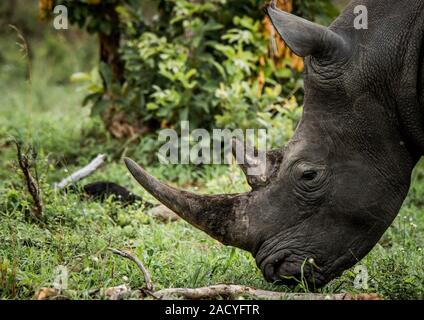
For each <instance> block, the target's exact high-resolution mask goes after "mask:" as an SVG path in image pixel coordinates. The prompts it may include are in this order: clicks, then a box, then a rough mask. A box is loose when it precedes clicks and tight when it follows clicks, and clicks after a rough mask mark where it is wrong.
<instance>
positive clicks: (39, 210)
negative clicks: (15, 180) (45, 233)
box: [15, 140, 43, 219]
mask: <svg viewBox="0 0 424 320" xmlns="http://www.w3.org/2000/svg"><path fill="white" fill-rule="evenodd" d="M15 144H16V151H17V157H18V163H19V167H20V168H21V170H22V173H23V174H24V178H25V182H26V184H27V188H28V192H29V194H30V195H31V197H32V199H33V202H34V216H35V217H36V218H37V219H41V218H42V216H43V201H42V199H41V191H40V187H39V185H38V181H36V180H35V179H34V178H33V176H32V175H31V163H30V160H29V159H28V156H27V155H26V154H23V153H22V143H21V142H20V141H17V140H15ZM33 158H34V159H33V161H34V162H35V161H36V156H35V155H34V156H33Z"/></svg>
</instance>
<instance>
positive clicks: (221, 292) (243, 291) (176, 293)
mask: <svg viewBox="0 0 424 320" xmlns="http://www.w3.org/2000/svg"><path fill="white" fill-rule="evenodd" d="M155 295H156V296H157V297H158V298H160V299H163V300H170V299H175V298H184V299H189V300H199V299H217V298H219V297H223V298H228V299H233V298H236V297H239V296H245V297H250V298H254V299H266V300H345V299H346V298H347V295H346V294H345V293H340V294H318V293H286V292H275V291H267V290H261V289H255V288H251V287H246V286H240V285H231V284H230V285H226V284H218V285H213V286H210V287H202V288H196V289H189V288H172V289H163V290H160V291H156V292H155Z"/></svg>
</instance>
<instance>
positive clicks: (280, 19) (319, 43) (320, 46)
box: [266, 0, 350, 59]
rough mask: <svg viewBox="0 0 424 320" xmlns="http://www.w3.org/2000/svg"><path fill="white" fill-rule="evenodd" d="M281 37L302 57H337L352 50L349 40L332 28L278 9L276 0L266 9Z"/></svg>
mask: <svg viewBox="0 0 424 320" xmlns="http://www.w3.org/2000/svg"><path fill="white" fill-rule="evenodd" d="M266 13H267V14H268V16H269V18H270V20H271V22H272V24H273V25H274V27H275V29H276V30H277V31H278V33H279V34H280V36H281V38H282V39H283V40H284V42H285V43H286V44H287V46H289V47H290V49H292V50H293V52H294V53H295V54H297V55H298V56H300V57H306V56H310V55H311V56H314V57H317V58H324V59H325V58H327V59H335V58H337V57H343V56H346V55H347V54H348V52H349V51H350V46H349V42H348V41H345V39H344V38H343V37H342V36H341V35H339V34H337V33H336V32H334V31H332V30H331V29H330V28H327V27H324V26H321V25H319V24H316V23H313V22H310V21H308V20H305V19H303V18H300V17H297V16H295V15H293V14H290V13H288V12H284V11H282V10H280V9H278V7H277V4H276V1H275V0H274V1H273V2H272V4H271V5H270V6H269V7H268V8H267V9H266Z"/></svg>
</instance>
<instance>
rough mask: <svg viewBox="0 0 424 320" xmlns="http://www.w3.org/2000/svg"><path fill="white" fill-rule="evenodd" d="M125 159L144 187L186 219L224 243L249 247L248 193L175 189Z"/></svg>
mask: <svg viewBox="0 0 424 320" xmlns="http://www.w3.org/2000/svg"><path fill="white" fill-rule="evenodd" d="M124 161H125V164H126V166H127V168H128V170H129V171H130V172H131V174H132V175H133V177H134V178H135V179H136V180H137V181H138V183H140V184H141V185H142V186H143V188H144V189H146V190H147V191H148V192H149V193H151V194H152V195H153V196H154V197H155V198H156V199H157V200H159V201H160V202H162V203H163V204H164V205H165V206H167V207H168V208H169V209H171V210H172V211H174V212H175V213H177V214H178V215H179V216H180V217H181V218H183V219H184V220H186V221H187V222H188V223H190V224H192V225H194V226H195V227H197V228H199V229H200V230H203V231H204V232H206V233H207V234H209V235H210V236H211V237H213V238H215V239H217V240H218V241H220V242H222V243H224V244H227V245H232V246H235V247H238V248H241V249H245V250H250V249H251V245H250V244H249V241H248V238H249V237H248V229H249V217H248V216H247V215H246V213H245V210H244V207H245V206H246V205H247V203H248V201H247V200H248V197H249V193H244V194H231V195H211V196H207V195H197V194H194V193H191V192H186V191H181V190H177V189H175V188H173V187H170V186H168V185H166V184H164V183H161V182H160V181H159V180H158V179H156V178H155V177H153V176H151V175H150V174H148V173H147V172H146V171H145V170H143V169H142V168H141V167H140V166H139V165H138V164H137V163H135V162H134V161H133V160H131V159H129V158H125V159H124Z"/></svg>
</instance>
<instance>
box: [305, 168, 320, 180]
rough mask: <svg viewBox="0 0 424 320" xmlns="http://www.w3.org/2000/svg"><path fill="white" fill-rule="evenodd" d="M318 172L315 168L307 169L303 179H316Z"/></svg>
mask: <svg viewBox="0 0 424 320" xmlns="http://www.w3.org/2000/svg"><path fill="white" fill-rule="evenodd" d="M317 174H318V173H317V172H316V171H314V170H306V171H304V172H303V173H302V179H303V180H307V181H311V180H314V179H315V178H316V176H317Z"/></svg>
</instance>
